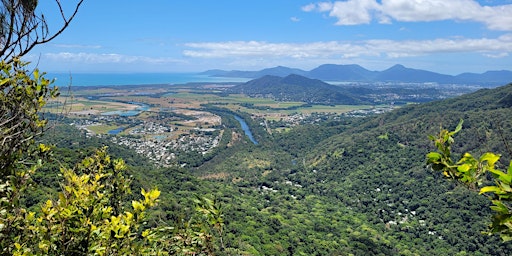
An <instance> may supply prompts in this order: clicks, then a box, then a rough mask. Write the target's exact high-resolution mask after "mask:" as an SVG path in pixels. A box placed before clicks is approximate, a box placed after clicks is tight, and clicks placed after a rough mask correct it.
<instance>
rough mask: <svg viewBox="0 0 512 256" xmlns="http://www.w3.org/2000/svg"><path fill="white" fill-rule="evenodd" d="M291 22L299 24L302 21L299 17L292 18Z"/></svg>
mask: <svg viewBox="0 0 512 256" xmlns="http://www.w3.org/2000/svg"><path fill="white" fill-rule="evenodd" d="M290 20H291V21H293V22H299V21H300V19H299V18H297V17H291V18H290Z"/></svg>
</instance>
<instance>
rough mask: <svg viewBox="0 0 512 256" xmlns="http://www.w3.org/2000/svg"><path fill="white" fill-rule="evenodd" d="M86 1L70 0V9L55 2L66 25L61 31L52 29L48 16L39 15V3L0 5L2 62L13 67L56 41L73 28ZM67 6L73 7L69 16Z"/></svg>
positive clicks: (10, 0) (6, 0)
mask: <svg viewBox="0 0 512 256" xmlns="http://www.w3.org/2000/svg"><path fill="white" fill-rule="evenodd" d="M83 1H84V0H75V1H73V2H70V1H68V0H66V1H65V2H66V4H65V5H66V6H64V5H63V4H62V3H61V1H59V0H55V3H56V8H57V9H58V13H59V15H60V17H61V19H62V20H61V21H62V24H60V26H59V27H57V28H50V25H49V24H48V22H47V20H46V18H45V16H44V14H43V13H40V14H38V13H37V12H36V10H37V5H38V0H2V1H1V2H0V59H2V60H4V61H5V62H7V63H11V62H12V61H14V60H15V59H18V58H20V57H22V56H24V55H26V54H27V53H28V52H30V51H31V50H32V49H33V48H34V47H35V46H36V45H39V44H45V43H47V42H50V41H51V40H53V39H55V38H56V37H57V36H58V35H60V34H61V33H62V32H63V31H64V30H65V29H66V28H67V27H68V26H69V24H70V23H71V21H72V20H73V19H74V17H75V15H76V14H77V13H78V9H79V8H80V6H81V5H82V3H83ZM67 5H70V6H72V8H70V9H71V13H66V11H65V9H66V10H67V9H68V8H66V7H68V6H67ZM52 15H53V14H52Z"/></svg>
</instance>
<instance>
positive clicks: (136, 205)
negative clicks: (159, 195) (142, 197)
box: [132, 200, 145, 212]
mask: <svg viewBox="0 0 512 256" xmlns="http://www.w3.org/2000/svg"><path fill="white" fill-rule="evenodd" d="M132 207H133V209H134V210H135V211H141V212H142V211H144V210H145V207H144V204H142V203H141V202H139V201H135V200H134V201H132Z"/></svg>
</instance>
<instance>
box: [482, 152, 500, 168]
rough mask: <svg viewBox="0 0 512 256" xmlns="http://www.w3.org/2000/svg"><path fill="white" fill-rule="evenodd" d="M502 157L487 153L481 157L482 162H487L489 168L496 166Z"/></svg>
mask: <svg viewBox="0 0 512 256" xmlns="http://www.w3.org/2000/svg"><path fill="white" fill-rule="evenodd" d="M500 157H501V155H496V154H494V153H490V152H487V153H485V154H483V155H482V156H481V157H480V162H484V161H487V164H488V165H489V166H494V164H495V163H496V162H497V161H498V160H499V159H500Z"/></svg>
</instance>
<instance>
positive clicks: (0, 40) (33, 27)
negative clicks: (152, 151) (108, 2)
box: [0, 0, 223, 255]
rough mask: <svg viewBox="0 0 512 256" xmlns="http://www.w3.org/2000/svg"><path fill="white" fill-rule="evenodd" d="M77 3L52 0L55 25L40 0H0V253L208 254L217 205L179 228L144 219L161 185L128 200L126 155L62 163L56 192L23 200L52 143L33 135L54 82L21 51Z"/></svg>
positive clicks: (49, 35)
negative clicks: (32, 202)
mask: <svg viewBox="0 0 512 256" xmlns="http://www.w3.org/2000/svg"><path fill="white" fill-rule="evenodd" d="M82 2H83V0H80V1H78V3H77V4H76V6H75V8H74V9H73V10H74V11H73V12H72V14H71V15H70V16H66V15H65V12H64V9H65V8H64V7H63V6H62V5H61V1H59V0H55V3H56V4H57V7H58V10H59V13H60V15H61V17H62V20H63V25H62V27H61V28H59V29H57V30H56V31H55V32H51V31H50V29H49V25H48V23H47V21H46V19H45V18H44V15H43V14H40V15H37V14H36V7H37V3H38V1H37V0H2V1H1V2H0V58H1V61H0V255H156V254H158V255H169V254H172V255H184V254H195V255H205V254H211V253H212V250H213V249H212V248H213V242H212V237H213V236H212V235H211V234H210V232H213V230H216V231H217V232H218V234H219V235H222V225H223V222H222V214H221V212H220V208H219V207H218V205H215V204H213V201H211V200H206V199H204V200H202V201H201V202H202V205H199V206H198V208H197V211H196V215H194V216H192V217H191V219H190V220H188V221H186V222H187V223H190V225H188V226H186V227H184V228H179V229H175V228H174V227H170V226H167V225H166V224H165V223H163V224H162V225H159V226H147V224H146V223H145V222H144V221H145V218H146V212H147V211H148V209H149V208H151V207H153V206H154V205H156V203H157V202H158V197H159V195H160V191H159V190H158V189H150V190H149V191H146V190H144V189H141V194H142V199H139V200H131V203H130V202H129V201H128V197H129V196H131V191H130V180H129V179H127V178H126V177H125V175H124V170H125V167H126V166H125V164H124V161H122V160H120V159H116V160H112V159H111V158H110V156H109V155H108V154H107V151H106V148H103V149H100V150H98V151H97V152H96V153H95V154H94V155H93V156H91V157H88V158H85V159H84V160H82V161H81V162H80V163H78V164H77V165H76V166H75V167H74V168H66V167H62V168H61V173H62V177H63V179H64V180H63V181H62V182H61V189H62V191H61V192H60V193H59V194H58V198H56V199H53V200H48V201H46V202H45V203H43V204H42V205H41V206H40V208H39V209H37V207H36V211H30V210H29V209H27V208H26V206H25V205H23V203H22V202H23V199H24V197H25V196H26V193H24V192H25V191H26V190H27V189H29V188H30V187H31V185H32V180H31V177H32V176H33V174H34V173H35V172H36V171H37V170H38V169H39V168H41V167H42V166H43V164H44V159H45V158H44V157H45V156H48V155H50V154H51V147H50V146H48V145H44V144H38V143H37V142H36V138H37V137H38V136H39V135H41V134H43V133H44V132H45V127H46V124H47V121H46V120H45V119H44V117H42V116H41V113H40V112H41V110H42V108H43V107H44V106H45V104H46V102H47V101H48V99H50V98H52V97H56V96H58V89H57V88H56V87H51V84H52V83H51V81H50V80H48V79H46V78H44V73H40V72H39V70H37V69H36V70H33V71H29V70H27V69H26V66H27V63H25V62H23V61H21V60H20V58H21V57H22V56H24V55H25V54H27V53H28V52H29V51H30V50H31V49H33V47H35V46H36V45H38V44H44V43H46V42H49V41H50V40H52V39H54V38H55V37H56V36H58V35H59V34H60V33H62V32H63V31H64V29H65V28H66V27H67V26H68V25H69V23H70V22H71V20H72V19H73V18H74V17H75V15H76V13H77V11H78V8H79V7H80V5H81V4H82ZM68 3H69V2H68ZM202 220H205V221H210V222H211V224H209V223H208V222H201V221H202ZM183 234H185V235H183ZM182 237H186V238H187V241H186V243H185V244H184V243H183V240H182V239H181V238H182Z"/></svg>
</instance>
